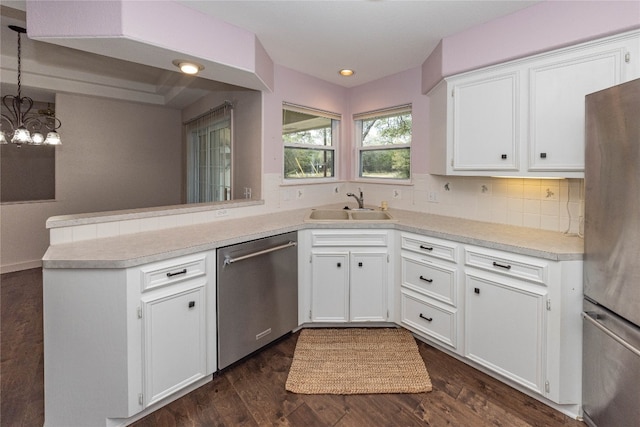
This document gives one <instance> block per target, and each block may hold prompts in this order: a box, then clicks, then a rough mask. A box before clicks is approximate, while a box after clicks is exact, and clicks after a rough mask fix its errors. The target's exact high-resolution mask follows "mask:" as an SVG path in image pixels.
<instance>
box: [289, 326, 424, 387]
mask: <svg viewBox="0 0 640 427" xmlns="http://www.w3.org/2000/svg"><path fill="white" fill-rule="evenodd" d="M285 387H286V389H287V390H288V391H291V392H294V393H302V394H364V393H367V394H369V393H423V392H427V391H431V379H430V378H429V373H428V372H427V368H426V366H425V365H424V361H423V360H422V357H421V356H420V353H419V352H418V345H417V344H416V341H415V339H414V338H413V336H412V335H411V333H410V332H409V331H407V330H406V329H394V328H371V329H361V328H343V329H303V330H302V331H301V332H300V336H299V337H298V343H297V344H296V349H295V352H294V355H293V362H292V364H291V369H290V370H289V377H288V378H287V383H286V386H285Z"/></svg>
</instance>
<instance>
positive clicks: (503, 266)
mask: <svg viewBox="0 0 640 427" xmlns="http://www.w3.org/2000/svg"><path fill="white" fill-rule="evenodd" d="M493 266H494V267H500V268H504V269H506V270H511V266H510V265H509V264H500V263H497V262H495V261H494V262H493Z"/></svg>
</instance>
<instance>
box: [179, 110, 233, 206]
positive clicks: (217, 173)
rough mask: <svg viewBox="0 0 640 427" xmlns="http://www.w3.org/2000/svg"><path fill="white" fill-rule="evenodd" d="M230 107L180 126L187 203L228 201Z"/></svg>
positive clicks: (230, 160) (230, 140) (230, 150)
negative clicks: (182, 126)
mask: <svg viewBox="0 0 640 427" xmlns="http://www.w3.org/2000/svg"><path fill="white" fill-rule="evenodd" d="M232 125H233V105H232V104H231V102H229V101H225V102H224V103H223V104H221V105H219V106H217V107H215V108H212V109H211V110H209V111H207V112H206V113H204V114H201V115H200V116H198V117H196V118H194V119H192V120H189V121H188V122H185V123H184V128H185V133H186V141H187V203H205V202H217V201H223V200H230V199H231V194H232V193H231V188H232V182H231V178H232V174H231V165H232V163H233V162H232V145H233V143H232V141H233V140H232V137H233V135H232Z"/></svg>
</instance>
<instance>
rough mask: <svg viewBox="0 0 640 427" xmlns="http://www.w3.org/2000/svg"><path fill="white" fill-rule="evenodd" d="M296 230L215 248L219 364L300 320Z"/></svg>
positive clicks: (240, 355) (224, 364)
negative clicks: (216, 261) (216, 259)
mask: <svg viewBox="0 0 640 427" xmlns="http://www.w3.org/2000/svg"><path fill="white" fill-rule="evenodd" d="M297 244H298V235H297V232H292V233H286V234H279V235H276V236H271V237H267V238H264V239H259V240H252V241H250V242H245V243H241V244H238V245H232V246H226V247H223V248H219V249H218V251H217V258H218V263H217V266H218V271H217V279H218V283H217V294H218V301H217V302H218V369H223V368H226V367H227V366H229V365H231V364H232V363H234V362H236V361H238V360H240V359H242V358H243V357H245V356H247V355H248V354H251V353H252V352H254V351H255V350H257V349H259V348H260V347H263V346H264V345H266V344H269V343H270V342H272V341H274V340H276V339H278V338H280V337H281V336H283V335H285V334H286V333H288V332H290V331H292V330H293V329H295V328H296V327H297V326H298V251H297V247H296V246H297Z"/></svg>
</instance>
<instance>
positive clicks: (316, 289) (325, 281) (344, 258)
mask: <svg viewBox="0 0 640 427" xmlns="http://www.w3.org/2000/svg"><path fill="white" fill-rule="evenodd" d="M348 320H349V252H328V253H323V252H314V253H312V255H311V321H312V322H347V321H348Z"/></svg>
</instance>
